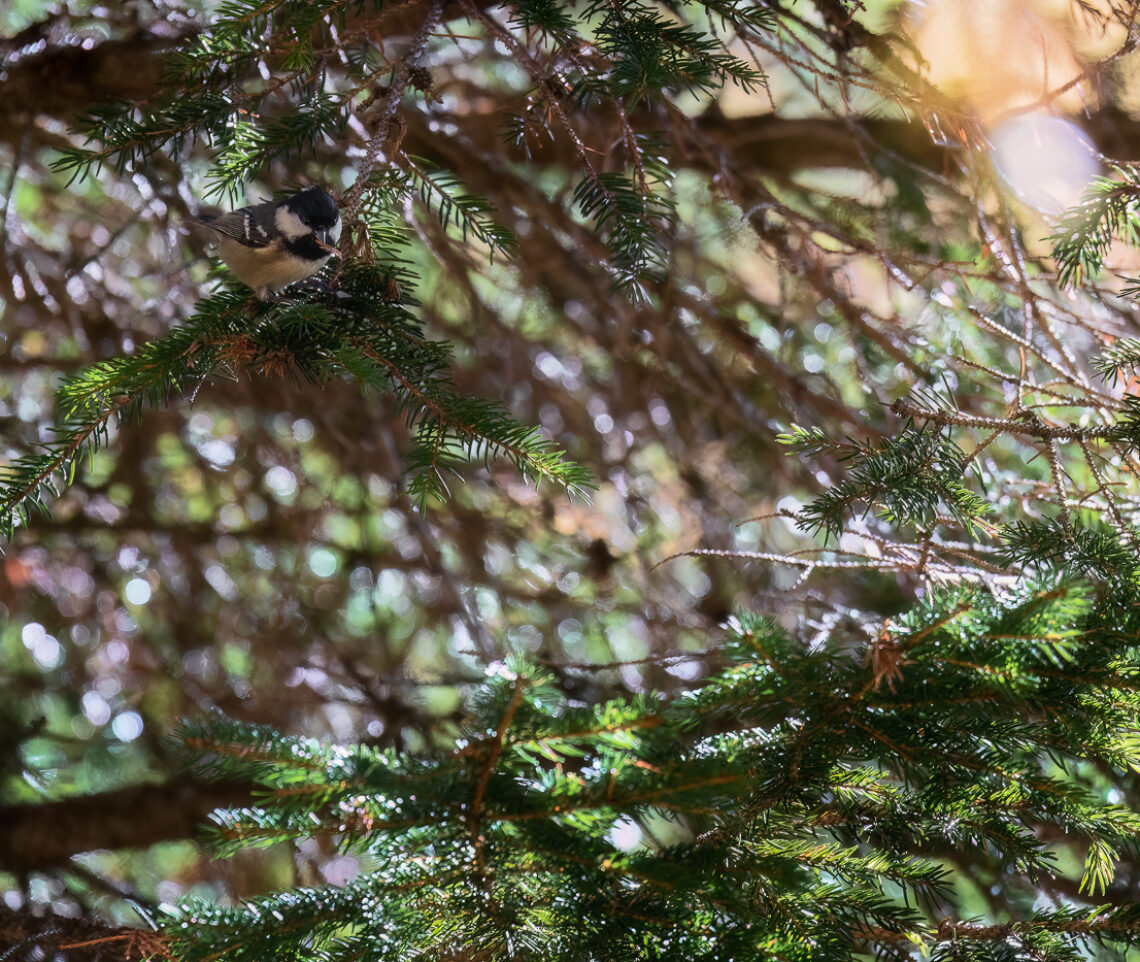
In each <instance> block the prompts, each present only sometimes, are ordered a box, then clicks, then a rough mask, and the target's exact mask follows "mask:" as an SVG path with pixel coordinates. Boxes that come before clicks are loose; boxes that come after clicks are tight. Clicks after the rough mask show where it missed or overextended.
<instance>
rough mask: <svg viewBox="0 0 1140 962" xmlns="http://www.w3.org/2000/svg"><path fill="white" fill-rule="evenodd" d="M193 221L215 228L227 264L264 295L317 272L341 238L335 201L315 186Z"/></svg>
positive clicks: (265, 296)
mask: <svg viewBox="0 0 1140 962" xmlns="http://www.w3.org/2000/svg"><path fill="white" fill-rule="evenodd" d="M193 223H194V224H195V225H196V226H198V227H205V228H208V229H209V230H211V231H213V233H214V239H215V241H216V242H217V245H218V253H219V254H221V257H222V260H223V261H225V262H226V266H227V267H228V268H229V269H230V270H231V271H233V272H234V274H235V275H236V276H237V279H238V280H239V281H241V282H242V283H243V284H245V285H246V286H247V287H252V288H253V290H254V292H255V293H256V294H257V297H258V298H259V299H260V300H266V299H267V298H268V297H269V295H270V293H271V292H272V291H276V290H280V289H281V288H282V287H288V286H289V285H290V284H295V283H296V282H297V281H301V280H304V279H305V278H306V277H309V276H311V275H313V274H315V273H316V272H317V271H319V270H320V269H321V267H322V266H323V265H324V263H325V261H327V260H328V259H329V256H330V255H333V254H337V250H336V248H335V247H334V246H333V245H334V244H335V243H336V242H337V241H338V240H340V211H338V210H337V206H336V201H334V200H333V199H332V197H330V196H329V194H328V193H327V192H326V191H324V190H322V189H321V188H320V187H316V186H313V187H306V188H305V189H304V190H303V191H301V192H300V193H298V194H294V195H293V196H292V197H287V198H286V199H285V200H279V201H269V202H268V203H265V204H253V205H251V206H249V207H242V208H239V209H238V210H235V211H232V212H231V213H229V214H220V215H218V216H217V217H210V216H206V217H201V218H198V219H197V220H195V221H193ZM337 256H339V254H337Z"/></svg>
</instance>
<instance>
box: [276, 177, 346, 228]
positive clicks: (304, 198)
mask: <svg viewBox="0 0 1140 962" xmlns="http://www.w3.org/2000/svg"><path fill="white" fill-rule="evenodd" d="M285 206H286V207H288V208H289V210H290V211H292V212H293V213H294V214H296V215H297V217H299V218H300V219H301V220H302V221H303V222H304V223H305V224H307V225H308V226H309V227H311V228H312V229H313V230H315V231H327V230H329V229H330V228H332V226H333V225H334V224H336V223H337V221H339V220H340V211H339V210H337V206H336V201H335V200H333V199H332V197H330V196H329V193H328V191H326V190H323V189H322V188H320V187H317V186H316V185H313V186H312V187H306V188H305V189H304V190H303V191H301V192H300V193H299V194H294V195H293V196H292V197H290V198H289V199H288V200H287V201H285Z"/></svg>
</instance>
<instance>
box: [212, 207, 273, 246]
mask: <svg viewBox="0 0 1140 962" xmlns="http://www.w3.org/2000/svg"><path fill="white" fill-rule="evenodd" d="M271 206H273V205H272V204H259V205H258V207H271ZM254 210H255V208H253V207H241V208H239V209H238V210H235V211H231V212H230V213H228V214H219V215H218V216H217V217H200V218H198V219H197V220H196V221H193V223H194V224H196V225H197V226H199V227H206V228H208V229H210V230H212V231H217V232H218V233H219V234H225V235H226V236H227V237H232V238H233V239H234V240H236V241H237V242H238V243H239V244H243V245H244V246H246V247H268V246H269V240H270V238H269V234H268V233H266V231H265V228H263V227H262V226H261V224H260V223H258V219H257V217H256V216H255V215H254Z"/></svg>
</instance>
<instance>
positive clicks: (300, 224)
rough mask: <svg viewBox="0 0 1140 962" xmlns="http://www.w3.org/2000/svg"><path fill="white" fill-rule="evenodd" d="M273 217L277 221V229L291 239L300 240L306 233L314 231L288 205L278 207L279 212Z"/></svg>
mask: <svg viewBox="0 0 1140 962" xmlns="http://www.w3.org/2000/svg"><path fill="white" fill-rule="evenodd" d="M273 219H274V221H276V223H277V229H278V230H279V231H280V232H281V233H282V234H284V235H285V236H286V237H288V238H289V240H299V239H300V238H302V237H304V236H305V235H306V234H311V233H312V231H311V230H310V229H309V228H308V227H306V226H305V222H304V221H303V220H301V218H300V217H298V216H297V215H296V214H294V213H293V212H292V211H291V210H290V209H289V208H288V207H278V208H277V213H276V214H274V215H273Z"/></svg>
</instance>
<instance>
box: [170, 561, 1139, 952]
mask: <svg viewBox="0 0 1140 962" xmlns="http://www.w3.org/2000/svg"><path fill="white" fill-rule="evenodd" d="M1100 611H1101V609H1100V608H1099V607H1098V599H1097V595H1096V592H1094V591H1093V590H1092V589H1090V588H1089V587H1086V586H1081V585H1079V584H1064V583H1045V582H1041V583H1036V584H1025V585H1023V586H1021V587H1020V588H1018V589H1017V590H1015V591H1011V592H1010V593H1008V594H1007V595H1005V596H1004V597H1001V598H999V597H997V596H995V595H994V594H992V593H990V592H987V591H984V590H976V591H971V592H944V593H939V594H936V595H934V596H933V597H931V598H930V599H929V600H928V601H926V602H923V603H920V604H918V605H917V606H915V607H914V608H913V609H912V610H911V611H909V612H908V613H907V614H906V615H904V616H902V617H900V618H897V619H895V620H893V621H890V622H887V623H884V624H882V625H881V626H880V628H879V631H878V634H877V636H876V637H874V638H872V639H871V640H870V641H858V639H857V638H856V637H854V636H852V637H847V638H843V637H842V636H841V635H838V634H837V635H836V636H835V637H833V640H832V641H830V642H829V643H828V644H826V645H823V646H815V645H811V644H807V643H805V642H804V641H803V640H801V639H798V638H794V637H791V636H790V635H789V634H787V633H786V632H785V631H784V630H782V629H781V628H780V627H779V626H778V625H777V624H776V623H775V622H773V621H772V620H770V619H766V618H757V617H751V616H742V617H740V618H737V619H734V620H733V622H732V624H731V626H730V631H729V637H728V640H727V642H726V644H725V646H724V649H723V652H722V657H723V658H724V661H725V666H724V668H723V670H721V671H720V672H719V673H717V674H715V675H713V676H712V677H710V678H708V679H707V680H706V681H705V682H703V683H702V684H701V685H700V686H699V687H697V688H695V689H694V690H692V691H690V692H688V693H686V694H684V695H682V696H679V697H675V698H672V699H665V698H663V697H660V696H655V695H645V696H640V697H635V698H629V699H622V700H613V701H608V702H605V703H603V704H600V705H583V704H580V703H575V702H573V701H572V700H569V699H568V698H567V696H566V695H565V693H564V691H563V690H562V688H561V687H560V686H558V685H557V684H555V683H554V681H555V680H554V678H553V676H552V675H550V674H549V673H548V672H545V671H543V670H541V669H538V668H536V667H534V666H533V665H528V664H526V663H525V662H523V661H513V662H510V663H507V664H501V665H498V666H497V667H496V668H494V669H493V670H492V671H491V672H490V673H489V677H488V679H487V681H486V683H485V684H483V685H481V686H480V687H478V688H477V689H476V690H475V691H474V693H473V696H472V698H471V700H470V702H471V703H470V714H469V716H468V717H467V719H466V721H465V722H464V724H463V725H462V728H461V730H460V731H458V732H457V733H456V736H455V739H454V741H453V742H452V743H451V744H450V745H441V746H438V747H437V748H435V749H434V750H430V751H424V752H419V753H416V752H410V751H409V752H396V751H392V750H388V751H382V750H378V749H374V748H370V747H367V746H363V745H348V746H331V745H326V744H323V743H320V742H317V741H314V740H311V739H303V738H289V737H286V736H283V735H281V734H279V733H277V732H274V731H271V730H267V729H264V728H259V727H256V726H249V725H244V724H239V723H236V722H233V721H229V720H226V719H222V718H218V719H214V720H208V721H203V722H196V723H194V724H191V725H188V726H187V728H186V729H185V730H184V732H183V733H182V738H183V740H184V741H185V743H186V744H187V745H188V746H190V747H191V748H192V749H193V751H194V752H195V753H197V754H198V755H199V756H200V758H201V765H202V766H203V768H204V770H206V771H209V772H211V773H213V774H214V775H216V776H219V777H238V778H244V779H253V780H255V781H256V782H257V783H258V784H259V785H260V786H261V801H260V803H259V804H258V805H257V806H255V807H249V808H240V809H233V810H227V811H222V812H219V813H217V815H216V816H215V819H214V826H213V828H212V829H211V837H212V839H213V842H214V844H215V846H216V849H217V851H218V852H219V854H221V855H228V854H232V853H234V852H237V851H240V850H242V849H244V848H250V847H257V846H263V845H269V844H275V843H278V842H281V841H284V840H289V841H292V840H298V839H303V838H309V837H314V836H317V837H325V838H328V839H331V840H333V841H335V844H336V846H337V849H338V851H340V852H342V853H343V854H345V855H350V856H352V857H354V858H356V859H358V860H359V866H360V869H361V871H360V874H359V875H357V876H356V877H355V878H353V879H352V880H351V881H349V882H347V883H346V884H345V885H343V886H328V887H324V888H307V889H298V890H293V891H289V892H283V893H281V894H278V895H275V896H269V897H262V898H257V899H253V900H250V901H248V902H245V903H243V904H240V905H235V906H229V907H220V906H217V905H214V904H210V903H205V902H200V901H188V902H185V903H183V904H182V905H180V906H179V907H178V908H177V909H174V910H172V914H171V915H170V917H169V918H167V919H166V920H165V921H164V922H163V924H162V926H161V930H162V933H163V935H164V937H165V939H166V940H167V941H166V946H167V950H168V951H169V952H170V953H171V955H172V957H174V958H177V959H179V960H181V962H218V960H223V959H224V960H233V962H238V960H248V962H253V960H263V959H266V958H279V959H293V958H296V959H301V958H304V959H321V960H330V962H331V960H346V962H347V960H354V959H375V960H381V959H391V960H393V962H395V960H397V959H400V960H403V959H416V958H423V959H484V960H488V962H490V960H526V959H560V960H575V959H581V960H594V962H610V960H612V962H625V960H629V962H633V960H643V959H660V960H677V962H687V960H692V959H717V960H734V962H744V960H749V959H755V960H758V962H759V960H764V962H768V960H772V959H797V960H805V962H806V960H812V962H817V960H819V962H823V960H827V962H847V960H856V959H860V958H868V957H869V956H870V955H872V954H874V955H875V956H876V957H879V958H887V959H904V958H919V957H923V956H925V957H926V958H930V959H933V960H935V962H948V960H952V959H953V960H966V959H969V960H972V962H978V960H1003V962H1015V960H1017V962H1020V960H1024V962H1061V960H1077V959H1081V958H1084V955H1083V954H1082V952H1083V951H1084V950H1085V949H1087V948H1088V947H1089V946H1090V945H1093V944H1106V945H1108V946H1115V947H1117V948H1118V949H1119V948H1121V947H1123V946H1126V945H1131V944H1140V906H1138V905H1137V904H1135V903H1133V902H1132V901H1131V900H1130V899H1129V898H1127V897H1123V898H1122V897H1120V895H1121V894H1123V893H1114V897H1113V898H1112V899H1111V900H1109V901H1102V900H1103V898H1104V896H1105V894H1106V893H1107V892H1109V891H1110V890H1111V883H1112V879H1113V873H1114V863H1115V860H1116V859H1117V857H1118V856H1119V855H1120V854H1121V853H1128V854H1130V855H1135V854H1136V852H1137V843H1138V842H1140V815H1137V814H1136V813H1135V812H1133V811H1132V810H1131V809H1129V808H1128V807H1126V806H1121V805H1114V804H1108V803H1106V802H1105V801H1104V795H1105V791H1104V783H1105V782H1106V781H1107V782H1109V783H1112V782H1114V781H1115V780H1117V779H1120V778H1122V777H1124V776H1125V775H1126V773H1129V772H1133V771H1136V770H1137V769H1138V767H1140V740H1138V739H1137V735H1136V717H1137V712H1138V711H1140V695H1138V694H1137V688H1138V685H1140V674H1138V671H1137V668H1136V665H1137V658H1138V657H1140V650H1138V647H1137V638H1138V637H1140V634H1138V630H1140V620H1138V616H1137V615H1136V614H1135V613H1132V614H1131V615H1130V616H1128V617H1126V618H1116V617H1113V618H1109V619H1106V618H1104V617H1102V616H1101V613H1100ZM623 826H624V827H626V829H627V831H628V830H629V826H637V827H638V829H639V831H636V832H634V833H633V837H634V839H636V840H637V841H636V844H632V845H630V844H626V845H618V844H617V843H616V840H617V839H619V838H620V837H622V836H621V835H618V834H615V830H618V829H621V828H622V827H623ZM626 837H627V838H628V836H626ZM1082 863H1083V869H1082V868H1078V867H1077V866H1079V865H1081V864H1082ZM990 885H1000V886H1002V887H1003V888H1004V889H1006V890H1007V891H1008V890H1012V891H1022V892H1024V899H1022V900H1021V901H1020V903H1019V902H1018V900H1017V899H1013V902H1014V904H1019V905H1020V910H1019V912H1018V913H1017V914H1016V915H1015V916H1013V917H1010V918H1006V919H1001V920H998V921H983V920H981V919H977V918H972V917H970V916H968V915H963V914H962V913H963V908H964V906H966V905H969V904H970V888H971V886H978V887H979V888H981V889H985V888H986V887H988V886H990ZM1038 892H1039V893H1041V895H1040V896H1038V895H1037V894H1036V893H1038ZM1062 896H1063V897H1062Z"/></svg>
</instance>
